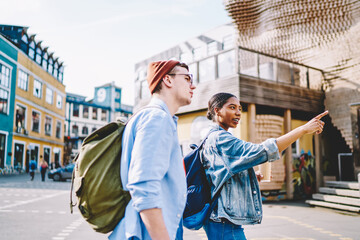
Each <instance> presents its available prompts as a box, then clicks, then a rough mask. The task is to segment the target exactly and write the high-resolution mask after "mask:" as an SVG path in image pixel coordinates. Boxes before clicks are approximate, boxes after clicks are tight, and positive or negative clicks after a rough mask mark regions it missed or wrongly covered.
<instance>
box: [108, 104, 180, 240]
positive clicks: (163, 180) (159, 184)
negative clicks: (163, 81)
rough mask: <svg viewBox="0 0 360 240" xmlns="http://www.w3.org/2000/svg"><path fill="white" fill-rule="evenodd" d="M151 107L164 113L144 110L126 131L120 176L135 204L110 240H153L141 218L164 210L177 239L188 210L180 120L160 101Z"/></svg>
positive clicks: (126, 213)
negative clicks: (146, 212) (142, 214)
mask: <svg viewBox="0 0 360 240" xmlns="http://www.w3.org/2000/svg"><path fill="white" fill-rule="evenodd" d="M149 105H156V106H159V107H161V108H162V109H159V108H145V109H143V110H141V112H139V113H138V114H136V116H134V117H133V118H132V119H131V120H130V121H129V123H128V125H127V126H126V128H125V132H124V135H123V139H122V146H123V148H122V155H121V170H120V173H121V181H122V183H123V186H124V189H125V190H128V191H130V194H131V200H130V202H129V204H128V205H127V207H126V211H125V217H124V218H123V219H122V220H121V221H120V222H119V224H118V225H117V226H116V228H115V229H114V231H113V232H112V234H111V235H110V236H109V239H110V240H113V239H121V240H123V239H151V238H150V235H149V233H148V231H147V229H146V227H145V225H144V223H143V222H142V220H141V218H140V214H139V212H140V211H142V210H145V209H151V208H161V210H162V214H163V217H164V222H165V225H166V228H167V231H168V233H169V235H170V238H171V239H175V236H176V232H177V229H178V227H179V223H180V220H181V217H182V213H183V211H184V208H185V202H186V178H185V171H184V166H183V157H182V154H181V149H180V145H179V141H178V135H177V119H178V118H177V117H176V116H171V115H170V112H169V110H168V107H167V106H166V104H165V103H164V102H163V101H162V100H160V99H158V98H152V100H151V102H150V104H149Z"/></svg>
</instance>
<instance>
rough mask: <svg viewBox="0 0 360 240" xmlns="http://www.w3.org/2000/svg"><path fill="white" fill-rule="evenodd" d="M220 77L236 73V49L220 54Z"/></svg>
mask: <svg viewBox="0 0 360 240" xmlns="http://www.w3.org/2000/svg"><path fill="white" fill-rule="evenodd" d="M218 73H219V78H221V77H226V76H229V75H232V74H234V73H235V50H231V51H229V52H225V53H222V54H219V55H218Z"/></svg>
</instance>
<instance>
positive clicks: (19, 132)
mask: <svg viewBox="0 0 360 240" xmlns="http://www.w3.org/2000/svg"><path fill="white" fill-rule="evenodd" d="M14 132H15V133H17V134H23V135H29V132H28V131H27V130H26V129H25V128H23V127H15V128H14Z"/></svg>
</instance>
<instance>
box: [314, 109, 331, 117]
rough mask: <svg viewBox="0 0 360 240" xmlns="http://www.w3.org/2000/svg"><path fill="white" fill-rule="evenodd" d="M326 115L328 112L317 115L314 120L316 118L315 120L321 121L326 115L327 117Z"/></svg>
mask: <svg viewBox="0 0 360 240" xmlns="http://www.w3.org/2000/svg"><path fill="white" fill-rule="evenodd" d="M328 114H329V111H328V110H326V111H325V112H323V113H320V114H319V115H317V116H316V117H315V118H316V119H321V118H322V117H324V116H326V115H328Z"/></svg>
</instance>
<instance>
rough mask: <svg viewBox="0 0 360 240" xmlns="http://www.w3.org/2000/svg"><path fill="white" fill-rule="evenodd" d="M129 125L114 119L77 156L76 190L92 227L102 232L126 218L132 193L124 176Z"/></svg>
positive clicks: (74, 172)
mask: <svg viewBox="0 0 360 240" xmlns="http://www.w3.org/2000/svg"><path fill="white" fill-rule="evenodd" d="M124 129H125V124H124V123H123V122H120V121H119V122H111V123H109V124H107V125H106V126H104V127H102V128H100V129H98V130H96V131H95V132H93V133H92V134H90V135H89V136H88V137H86V138H85V140H84V142H83V144H82V146H81V149H80V152H79V154H78V155H77V156H76V158H75V168H74V171H73V177H72V183H71V193H70V208H71V213H72V211H73V209H72V208H73V206H75V205H76V204H75V205H74V204H73V202H72V196H73V190H74V191H75V194H76V197H77V205H78V207H79V210H80V213H81V214H82V216H83V217H84V218H85V220H86V221H87V222H88V223H89V224H90V225H91V226H92V228H93V229H94V230H95V231H97V232H101V233H108V232H110V231H112V230H113V229H114V228H115V226H116V225H117V224H118V223H119V221H120V220H121V219H122V218H123V216H124V213H125V208H126V205H127V204H128V202H129V201H130V194H129V192H127V191H124V190H123V187H122V183H121V178H120V157H121V140H122V136H123V132H124Z"/></svg>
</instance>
